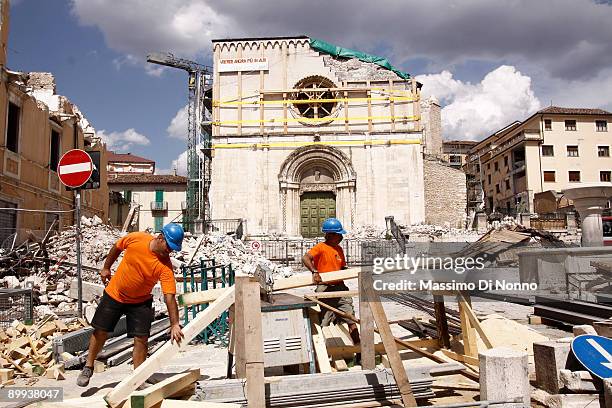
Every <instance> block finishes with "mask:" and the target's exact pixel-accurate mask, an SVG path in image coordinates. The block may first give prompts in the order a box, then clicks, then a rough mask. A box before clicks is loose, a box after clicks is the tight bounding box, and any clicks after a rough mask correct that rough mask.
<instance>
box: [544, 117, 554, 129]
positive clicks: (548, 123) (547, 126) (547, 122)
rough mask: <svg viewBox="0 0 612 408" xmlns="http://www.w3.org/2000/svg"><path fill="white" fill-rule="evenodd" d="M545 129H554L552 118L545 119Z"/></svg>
mask: <svg viewBox="0 0 612 408" xmlns="http://www.w3.org/2000/svg"><path fill="white" fill-rule="evenodd" d="M544 130H552V120H551V119H544Z"/></svg>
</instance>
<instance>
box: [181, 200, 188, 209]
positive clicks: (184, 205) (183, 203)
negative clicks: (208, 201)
mask: <svg viewBox="0 0 612 408" xmlns="http://www.w3.org/2000/svg"><path fill="white" fill-rule="evenodd" d="M186 210H187V201H181V211H186Z"/></svg>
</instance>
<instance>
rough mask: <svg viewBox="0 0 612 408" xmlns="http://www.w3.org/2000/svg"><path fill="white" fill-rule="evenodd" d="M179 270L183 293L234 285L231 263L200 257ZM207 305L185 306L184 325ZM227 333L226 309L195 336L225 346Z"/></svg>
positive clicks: (227, 340) (227, 312) (227, 341)
mask: <svg viewBox="0 0 612 408" xmlns="http://www.w3.org/2000/svg"><path fill="white" fill-rule="evenodd" d="M181 270H182V272H183V292H184V293H187V292H198V291H203V290H208V289H216V288H225V287H229V286H234V282H235V278H236V276H235V274H234V270H233V268H232V265H217V264H216V262H215V260H214V259H200V262H199V264H196V265H191V266H182V267H181ZM198 280H199V282H198ZM207 307H208V305H207V304H204V305H193V306H187V307H185V308H184V312H185V313H184V316H183V319H184V322H185V325H186V324H187V323H189V320H190V317H191V319H194V318H195V317H196V315H197V314H198V313H199V312H200V311H202V310H204V309H206V308H207ZM228 334H229V311H227V310H226V311H225V312H223V313H222V314H221V315H220V316H219V317H218V318H217V319H215V320H214V321H213V322H212V323H211V324H210V325H208V326H207V327H206V328H205V329H204V330H203V331H202V332H201V333H200V334H199V335H198V337H197V338H198V339H200V340H202V341H203V342H205V343H211V342H213V341H215V340H218V341H220V342H221V343H222V344H223V345H225V346H227V345H228V343H229V339H228Z"/></svg>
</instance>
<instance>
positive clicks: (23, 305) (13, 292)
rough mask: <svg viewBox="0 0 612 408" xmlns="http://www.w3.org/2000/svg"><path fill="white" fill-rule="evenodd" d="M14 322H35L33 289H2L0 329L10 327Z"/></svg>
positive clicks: (0, 293)
mask: <svg viewBox="0 0 612 408" xmlns="http://www.w3.org/2000/svg"><path fill="white" fill-rule="evenodd" d="M13 320H18V321H20V322H22V323H24V324H32V322H33V321H34V304H33V302H32V289H0V327H2V328H7V327H9V326H10V325H11V323H12V322H13Z"/></svg>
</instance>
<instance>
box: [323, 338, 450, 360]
mask: <svg viewBox="0 0 612 408" xmlns="http://www.w3.org/2000/svg"><path fill="white" fill-rule="evenodd" d="M408 343H409V344H410V345H412V346H414V347H433V348H437V347H438V339H423V340H412V341H409V342H408ZM397 348H398V350H409V349H408V347H406V346H403V345H401V344H399V343H398V344H397ZM360 351H361V345H359V344H358V345H356V346H342V347H327V353H328V354H329V355H330V356H340V357H345V358H348V357H350V356H352V355H354V354H355V353H359V352H360ZM374 353H375V354H381V355H384V354H385V346H384V345H383V343H376V344H374ZM361 358H362V360H363V355H362V356H361Z"/></svg>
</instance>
